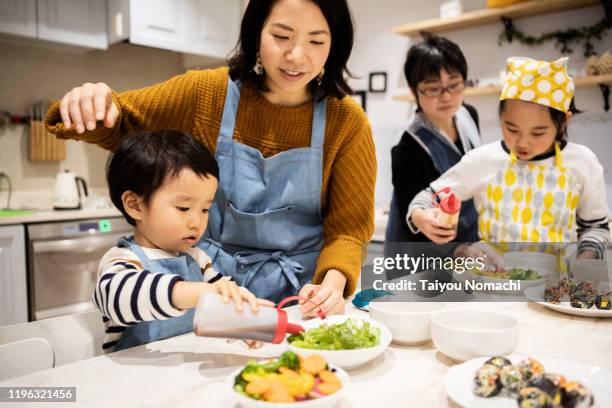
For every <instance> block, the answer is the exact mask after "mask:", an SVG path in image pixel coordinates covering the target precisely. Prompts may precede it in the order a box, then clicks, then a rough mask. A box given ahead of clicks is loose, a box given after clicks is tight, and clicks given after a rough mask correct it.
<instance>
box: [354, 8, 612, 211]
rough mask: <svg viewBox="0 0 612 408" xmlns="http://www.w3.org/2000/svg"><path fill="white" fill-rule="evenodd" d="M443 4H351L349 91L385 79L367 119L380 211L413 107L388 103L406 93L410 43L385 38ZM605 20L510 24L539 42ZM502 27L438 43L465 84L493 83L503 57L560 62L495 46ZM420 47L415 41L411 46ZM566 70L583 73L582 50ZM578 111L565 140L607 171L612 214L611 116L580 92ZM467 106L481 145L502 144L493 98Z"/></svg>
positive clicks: (595, 14) (602, 45) (547, 52)
mask: <svg viewBox="0 0 612 408" xmlns="http://www.w3.org/2000/svg"><path fill="white" fill-rule="evenodd" d="M440 3H441V1H429V2H425V1H421V0H377V1H371V0H350V5H351V9H352V11H353V14H354V17H355V21H356V26H357V33H356V43H355V48H354V51H353V54H352V56H351V60H350V62H349V63H350V65H349V67H350V68H351V69H352V70H353V72H354V73H355V74H358V75H360V76H361V77H362V78H361V79H358V80H352V81H351V86H353V87H354V88H355V89H367V85H368V73H369V72H373V71H386V72H387V76H388V83H387V92H386V93H385V94H373V93H369V94H368V98H367V114H368V117H369V119H370V122H371V123H372V128H373V133H374V139H375V143H376V150H377V158H378V181H377V185H376V206H377V207H384V206H387V205H388V202H389V200H390V197H391V193H392V185H391V161H390V149H391V147H392V146H393V145H394V144H395V143H396V138H397V137H396V136H397V134H398V132H399V131H401V129H402V126H403V124H404V123H405V121H406V119H407V117H408V115H409V114H410V112H412V109H413V107H411V106H410V104H408V103H405V102H397V101H393V100H392V99H391V98H392V96H393V95H397V94H403V93H406V87H407V84H406V82H405V80H404V78H403V76H404V75H403V72H402V71H403V63H404V58H405V56H406V52H407V50H408V48H409V46H410V41H411V40H410V39H408V38H407V37H404V36H399V35H396V34H393V33H392V32H391V28H392V27H394V26H397V25H401V24H405V23H409V22H414V21H419V20H425V19H430V18H435V17H437V16H438V13H439V5H440ZM463 4H464V10H466V11H467V10H473V9H480V8H483V7H484V5H485V1H484V0H463ZM602 16H603V10H602V9H601V7H599V6H598V7H591V8H586V9H580V10H573V11H569V12H563V13H555V14H550V15H543V16H534V17H529V18H525V19H521V20H517V21H516V22H515V23H516V25H517V27H519V28H521V29H523V30H524V31H525V32H528V33H531V34H533V35H538V34H539V33H542V32H548V31H554V30H557V29H561V28H569V27H579V26H582V25H591V24H593V23H595V22H597V21H599V19H600V18H601V17H602ZM502 29H503V27H502V24H501V23H495V24H489V25H486V26H481V27H475V28H470V29H465V30H461V31H452V32H447V33H443V34H442V35H444V36H446V37H448V38H449V39H451V40H453V41H455V42H456V43H458V44H459V46H460V47H461V49H462V50H463V52H464V54H465V56H466V58H467V60H468V65H469V72H468V76H469V77H470V78H479V79H480V80H481V82H482V80H483V79H486V78H489V79H491V80H495V79H496V78H498V77H499V71H500V70H502V69H503V68H504V63H505V60H506V58H507V57H510V56H513V55H523V56H529V57H533V58H538V59H549V60H551V59H554V58H557V57H559V56H560V53H559V51H558V50H556V49H555V48H554V46H553V44H551V43H549V44H546V45H543V46H540V47H526V46H522V45H521V44H517V43H513V44H511V45H508V44H507V43H506V44H504V45H503V46H501V47H500V46H498V45H497V37H498V35H499V33H500V32H501V31H502ZM417 40H418V39H417ZM595 47H596V50H597V52H598V53H601V52H603V51H605V50H606V49H609V48H611V47H612V37H611V36H608V37H607V38H605V39H604V40H603V41H601V42H598V43H595ZM570 59H571V62H570V69H572V70H574V71H575V73H579V72H578V71H580V70H582V68H583V67H584V64H585V61H584V57H583V56H582V46H580V45H579V46H576V47H574V53H573V54H572V55H571V56H570ZM576 101H577V105H578V107H579V108H580V109H582V110H585V111H586V113H584V114H582V115H579V116H577V117H576V119H575V120H574V121H573V123H572V124H571V126H570V128H569V134H570V140H572V141H576V142H578V143H582V144H585V145H587V146H589V147H590V148H591V149H592V150H593V151H595V152H596V154H597V155H598V157H599V160H600V161H601V162H602V163H603V165H604V167H605V168H606V175H605V177H606V180H607V183H608V203H609V207H610V208H612V125H611V122H610V120H612V114H611V113H605V112H604V110H603V100H602V97H601V92H600V91H599V88H589V89H585V88H579V89H578V90H577V93H576ZM467 102H468V103H470V104H472V105H474V106H475V107H476V108H477V109H478V112H479V114H480V121H481V130H482V136H483V139H484V141H493V140H498V139H500V138H501V132H500V130H499V126H498V118H497V105H498V102H497V98H496V97H494V96H487V97H472V98H469V99H467Z"/></svg>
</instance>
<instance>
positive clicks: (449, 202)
mask: <svg viewBox="0 0 612 408" xmlns="http://www.w3.org/2000/svg"><path fill="white" fill-rule="evenodd" d="M441 193H446V194H447V195H446V196H445V197H442V198H440V202H439V203H437V202H436V201H435V200H436V197H439V194H441ZM433 200H434V205H435V206H436V207H440V209H441V210H442V211H444V212H445V213H447V214H455V213H458V212H459V211H460V210H461V200H459V199H458V198H457V196H456V195H455V193H453V192H452V191H451V189H450V187H446V188H443V189H442V190H440V191H438V192H437V193H434V196H433Z"/></svg>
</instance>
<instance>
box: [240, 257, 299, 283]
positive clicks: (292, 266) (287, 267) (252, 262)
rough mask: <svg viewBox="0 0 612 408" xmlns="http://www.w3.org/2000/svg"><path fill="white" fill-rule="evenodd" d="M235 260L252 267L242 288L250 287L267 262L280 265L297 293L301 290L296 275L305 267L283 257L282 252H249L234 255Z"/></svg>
mask: <svg viewBox="0 0 612 408" xmlns="http://www.w3.org/2000/svg"><path fill="white" fill-rule="evenodd" d="M234 259H235V260H236V262H237V263H239V264H240V265H243V266H247V265H248V266H250V268H249V271H248V272H247V274H246V276H245V278H244V282H242V286H245V287H246V286H248V284H249V283H250V282H251V281H252V280H253V278H254V277H255V275H256V274H257V272H259V270H260V269H261V267H262V266H263V265H264V264H265V263H266V262H270V261H275V262H277V263H278V268H279V269H280V271H281V272H282V273H283V275H285V277H286V278H287V280H288V281H289V283H291V286H293V288H294V289H295V290H296V291H297V290H299V289H300V282H299V281H298V278H297V276H295V275H296V273H301V272H303V271H304V267H303V266H302V265H300V263H298V262H295V261H292V260H291V259H290V258H289V257H287V256H286V255H283V252H282V251H275V252H255V253H253V252H249V251H243V252H236V253H235V254H234ZM277 271H278V269H277Z"/></svg>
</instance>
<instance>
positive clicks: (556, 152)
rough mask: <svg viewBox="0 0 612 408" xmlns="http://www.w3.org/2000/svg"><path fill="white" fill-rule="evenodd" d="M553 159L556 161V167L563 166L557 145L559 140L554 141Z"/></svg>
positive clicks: (559, 147) (559, 148) (560, 167)
mask: <svg viewBox="0 0 612 408" xmlns="http://www.w3.org/2000/svg"><path fill="white" fill-rule="evenodd" d="M555 159H556V161H557V168H558V169H559V170H561V169H562V168H563V157H562V156H561V146H559V142H555Z"/></svg>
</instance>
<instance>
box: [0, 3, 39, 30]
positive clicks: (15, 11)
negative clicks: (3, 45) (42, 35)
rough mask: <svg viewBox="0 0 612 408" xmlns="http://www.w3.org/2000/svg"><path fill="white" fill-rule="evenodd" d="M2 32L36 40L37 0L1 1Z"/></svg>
mask: <svg viewBox="0 0 612 408" xmlns="http://www.w3.org/2000/svg"><path fill="white" fill-rule="evenodd" d="M0 32H1V33H7V34H14V35H20V36H25V37H32V38H36V0H0Z"/></svg>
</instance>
